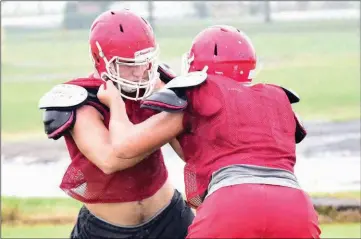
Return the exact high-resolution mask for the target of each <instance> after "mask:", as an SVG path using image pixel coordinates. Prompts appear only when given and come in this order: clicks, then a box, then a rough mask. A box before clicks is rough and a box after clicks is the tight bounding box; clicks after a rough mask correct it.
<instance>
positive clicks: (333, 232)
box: [1, 223, 361, 238]
mask: <svg viewBox="0 0 361 239" xmlns="http://www.w3.org/2000/svg"><path fill="white" fill-rule="evenodd" d="M72 228H73V225H72V224H65V225H39V226H32V225H27V226H9V225H2V230H1V238H25V237H26V238H69V235H70V232H71V230H72ZM321 231H322V234H321V238H360V237H361V225H360V224H358V223H347V224H326V225H321Z"/></svg>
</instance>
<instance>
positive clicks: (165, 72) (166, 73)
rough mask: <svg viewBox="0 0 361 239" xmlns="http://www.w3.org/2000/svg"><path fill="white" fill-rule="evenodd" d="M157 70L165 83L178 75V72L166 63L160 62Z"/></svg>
mask: <svg viewBox="0 0 361 239" xmlns="http://www.w3.org/2000/svg"><path fill="white" fill-rule="evenodd" d="M157 71H158V73H159V78H160V80H161V81H163V82H164V83H168V82H169V81H171V80H173V79H174V78H175V77H176V76H177V74H176V73H175V72H174V71H173V70H172V69H171V68H170V67H169V66H168V65H167V64H165V63H161V64H159V65H158V69H157Z"/></svg>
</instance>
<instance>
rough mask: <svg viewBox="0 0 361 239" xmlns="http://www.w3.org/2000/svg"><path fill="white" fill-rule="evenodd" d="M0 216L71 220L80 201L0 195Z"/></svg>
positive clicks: (23, 219)
mask: <svg viewBox="0 0 361 239" xmlns="http://www.w3.org/2000/svg"><path fill="white" fill-rule="evenodd" d="M1 204H2V205H1V207H2V209H1V218H2V221H3V222H11V221H20V222H21V221H33V222H39V221H44V220H45V221H50V220H52V221H56V220H59V221H67V222H69V221H72V220H73V219H75V217H76V215H77V213H78V211H79V209H80V207H81V205H82V204H81V203H80V202H78V201H76V200H73V199H70V198H17V197H3V196H2V197H1Z"/></svg>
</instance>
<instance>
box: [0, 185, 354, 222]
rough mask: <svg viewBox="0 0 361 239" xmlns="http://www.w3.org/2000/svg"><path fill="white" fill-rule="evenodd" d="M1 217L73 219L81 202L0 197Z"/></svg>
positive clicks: (342, 194)
mask: <svg viewBox="0 0 361 239" xmlns="http://www.w3.org/2000/svg"><path fill="white" fill-rule="evenodd" d="M360 193H361V192H360V191H346V192H338V193H310V195H311V196H312V197H327V198H341V199H353V200H358V201H361V198H360ZM1 204H2V205H1V206H2V208H1V218H2V221H3V222H5V223H9V222H13V221H19V222H36V223H39V222H42V221H43V220H48V221H50V220H51V221H63V222H69V221H73V220H74V219H75V217H76V215H77V213H78V210H79V208H80V207H81V205H82V204H81V203H80V202H78V201H76V200H73V199H71V198H19V197H9V196H2V197H1Z"/></svg>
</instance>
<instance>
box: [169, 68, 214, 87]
mask: <svg viewBox="0 0 361 239" xmlns="http://www.w3.org/2000/svg"><path fill="white" fill-rule="evenodd" d="M206 79H207V73H205V72H203V71H194V72H189V73H187V74H186V75H181V76H177V77H175V78H174V79H173V80H171V81H169V82H168V83H167V84H166V85H165V86H164V87H165V88H167V89H174V88H187V87H192V86H196V85H200V84H202V83H203V82H204V81H205V80H206Z"/></svg>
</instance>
